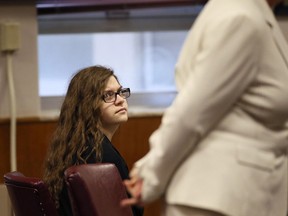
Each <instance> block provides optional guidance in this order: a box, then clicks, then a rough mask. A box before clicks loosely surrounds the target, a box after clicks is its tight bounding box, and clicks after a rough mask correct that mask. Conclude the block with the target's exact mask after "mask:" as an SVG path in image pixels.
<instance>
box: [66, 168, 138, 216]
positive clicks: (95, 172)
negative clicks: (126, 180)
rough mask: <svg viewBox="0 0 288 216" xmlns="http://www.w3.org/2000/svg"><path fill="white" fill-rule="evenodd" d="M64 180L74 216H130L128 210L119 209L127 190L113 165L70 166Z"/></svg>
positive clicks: (127, 208)
mask: <svg viewBox="0 0 288 216" xmlns="http://www.w3.org/2000/svg"><path fill="white" fill-rule="evenodd" d="M65 180H66V184H67V188H68V193H69V197H70V201H71V206H72V211H73V215H74V216H81V215H85V216H107V215H109V216H132V215H133V213H132V209H131V207H121V206H120V201H121V200H122V199H124V198H127V193H126V189H125V187H124V185H123V183H122V179H121V177H120V174H119V172H118V169H117V168H116V166H115V165H114V164H108V163H97V164H83V165H77V166H72V167H70V168H68V169H67V170H66V171H65Z"/></svg>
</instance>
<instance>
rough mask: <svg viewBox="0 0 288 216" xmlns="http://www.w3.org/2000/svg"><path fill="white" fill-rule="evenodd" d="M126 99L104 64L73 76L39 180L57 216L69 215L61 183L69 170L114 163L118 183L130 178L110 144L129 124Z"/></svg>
mask: <svg viewBox="0 0 288 216" xmlns="http://www.w3.org/2000/svg"><path fill="white" fill-rule="evenodd" d="M129 96H130V89H129V88H123V87H122V86H121V85H120V83H119V81H118V79H117V77H116V76H115V74H114V72H113V71H112V70H111V69H109V68H106V67H103V66H93V67H88V68H84V69H82V70H80V71H79V72H78V73H77V74H76V75H75V76H74V77H73V78H72V80H71V82H70V84H69V87H68V91H67V94H66V97H65V99H64V102H63V104H62V107H61V112H60V116H59V120H58V124H57V127H56V130H55V133H54V135H53V139H52V142H51V145H50V148H49V150H48V154H47V159H46V161H45V164H44V176H43V178H44V181H45V182H46V183H47V185H48V187H49V190H50V192H51V195H52V197H53V198H54V200H55V203H56V206H57V208H58V212H59V214H60V215H65V216H71V215H72V209H71V206H70V202H69V197H68V192H67V189H66V187H65V182H64V171H65V170H66V169H67V168H68V167H70V166H72V165H78V164H86V163H97V162H102V163H113V164H115V165H116V167H117V168H118V170H119V173H120V175H121V177H122V179H123V180H124V179H128V177H129V175H128V173H129V172H128V168H127V165H126V163H125V160H124V159H123V158H122V156H121V155H120V153H119V152H118V151H117V149H116V148H115V147H114V146H113V145H112V143H111V140H112V137H113V135H114V133H115V132H116V130H117V129H118V127H119V125H120V124H121V123H123V122H126V121H127V120H128V114H127V112H128V104H127V101H126V98H128V97H129ZM132 210H133V213H134V215H135V216H141V215H143V209H142V208H139V207H136V206H135V207H133V208H132Z"/></svg>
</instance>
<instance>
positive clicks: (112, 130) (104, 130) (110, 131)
mask: <svg viewBox="0 0 288 216" xmlns="http://www.w3.org/2000/svg"><path fill="white" fill-rule="evenodd" d="M117 129H118V126H117V127H113V128H109V129H107V128H102V129H101V131H102V133H103V134H105V136H106V137H107V138H108V139H109V140H110V142H111V140H112V138H113V135H114V134H115V132H116V131H117Z"/></svg>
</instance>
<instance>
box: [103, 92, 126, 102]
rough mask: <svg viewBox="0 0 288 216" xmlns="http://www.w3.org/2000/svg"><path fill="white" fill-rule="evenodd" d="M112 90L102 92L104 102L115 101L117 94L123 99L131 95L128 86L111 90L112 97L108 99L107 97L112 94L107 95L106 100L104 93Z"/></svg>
mask: <svg viewBox="0 0 288 216" xmlns="http://www.w3.org/2000/svg"><path fill="white" fill-rule="evenodd" d="M112 92H113V91H105V92H104V94H103V95H102V100H103V101H104V102H105V103H115V101H116V99H117V95H119V96H120V97H121V98H123V99H127V98H128V97H130V95H131V91H130V88H121V89H119V90H118V91H117V92H113V93H114V99H113V100H112V99H111V101H110V100H109V99H110V98H112V95H108V96H109V98H108V101H107V98H106V97H105V94H107V93H112Z"/></svg>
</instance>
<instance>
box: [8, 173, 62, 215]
mask: <svg viewBox="0 0 288 216" xmlns="http://www.w3.org/2000/svg"><path fill="white" fill-rule="evenodd" d="M4 184H5V185H6V187H7V190H8V194H9V197H10V200H11V204H12V208H13V211H14V213H15V216H27V215H29V216H41V215H43V216H44V215H45V216H57V215H58V213H57V210H56V207H55V204H54V202H53V200H52V198H51V196H50V193H49V191H48V188H47V186H46V185H45V183H44V182H43V181H42V180H41V179H38V178H33V177H26V176H24V175H23V174H22V173H20V172H17V171H14V172H9V173H6V174H5V175H4Z"/></svg>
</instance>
